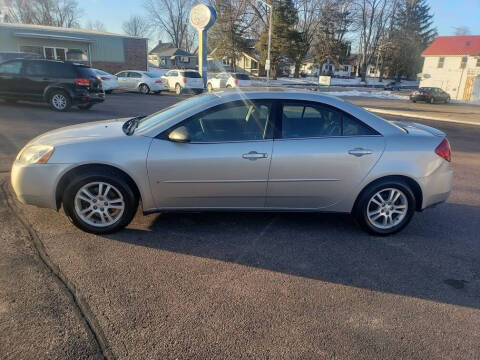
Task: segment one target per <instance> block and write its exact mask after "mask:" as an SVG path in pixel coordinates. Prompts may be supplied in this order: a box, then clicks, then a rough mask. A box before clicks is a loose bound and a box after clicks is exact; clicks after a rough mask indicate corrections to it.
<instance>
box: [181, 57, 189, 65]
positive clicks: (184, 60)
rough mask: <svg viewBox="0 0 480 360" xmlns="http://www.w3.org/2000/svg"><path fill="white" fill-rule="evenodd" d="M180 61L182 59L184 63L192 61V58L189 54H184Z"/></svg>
mask: <svg viewBox="0 0 480 360" xmlns="http://www.w3.org/2000/svg"><path fill="white" fill-rule="evenodd" d="M180 61H181V62H182V63H189V62H190V58H189V57H188V56H182V57H181V58H180Z"/></svg>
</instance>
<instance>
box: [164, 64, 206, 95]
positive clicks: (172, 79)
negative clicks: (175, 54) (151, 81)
mask: <svg viewBox="0 0 480 360" xmlns="http://www.w3.org/2000/svg"><path fill="white" fill-rule="evenodd" d="M162 78H163V79H164V80H165V81H166V82H167V86H168V89H169V90H170V91H175V93H176V94H177V95H180V94H181V93H182V92H184V91H186V90H189V91H193V92H195V93H197V94H200V93H201V92H203V89H204V84H203V78H202V75H200V73H199V72H198V71H195V70H170V71H169V72H167V73H166V74H165V75H163V76H162Z"/></svg>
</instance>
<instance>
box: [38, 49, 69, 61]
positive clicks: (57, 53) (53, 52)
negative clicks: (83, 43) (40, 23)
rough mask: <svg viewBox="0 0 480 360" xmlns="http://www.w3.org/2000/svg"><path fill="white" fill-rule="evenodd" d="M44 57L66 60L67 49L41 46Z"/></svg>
mask: <svg viewBox="0 0 480 360" xmlns="http://www.w3.org/2000/svg"><path fill="white" fill-rule="evenodd" d="M43 50H44V52H45V54H44V56H45V58H46V59H49V60H61V61H65V60H67V51H66V50H67V49H64V48H54V47H44V48H43Z"/></svg>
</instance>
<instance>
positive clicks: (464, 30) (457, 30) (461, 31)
mask: <svg viewBox="0 0 480 360" xmlns="http://www.w3.org/2000/svg"><path fill="white" fill-rule="evenodd" d="M453 30H454V35H456V36H463V35H470V34H471V33H472V32H471V31H470V29H469V28H468V26H458V27H454V28H453Z"/></svg>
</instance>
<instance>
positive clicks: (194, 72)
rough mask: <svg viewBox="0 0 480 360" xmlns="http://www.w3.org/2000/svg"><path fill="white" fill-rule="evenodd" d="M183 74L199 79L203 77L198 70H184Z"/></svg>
mask: <svg viewBox="0 0 480 360" xmlns="http://www.w3.org/2000/svg"><path fill="white" fill-rule="evenodd" d="M183 76H184V77H186V78H193V79H198V78H201V77H202V76H201V75H200V73H198V72H196V71H184V72H183Z"/></svg>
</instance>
